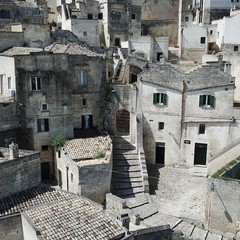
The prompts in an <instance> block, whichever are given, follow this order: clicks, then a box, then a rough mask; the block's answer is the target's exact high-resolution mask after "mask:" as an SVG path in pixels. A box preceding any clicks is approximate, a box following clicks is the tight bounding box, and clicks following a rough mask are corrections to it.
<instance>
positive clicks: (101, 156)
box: [93, 151, 106, 159]
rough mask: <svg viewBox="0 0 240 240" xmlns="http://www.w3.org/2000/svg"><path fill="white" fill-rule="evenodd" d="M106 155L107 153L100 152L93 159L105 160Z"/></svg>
mask: <svg viewBox="0 0 240 240" xmlns="http://www.w3.org/2000/svg"><path fill="white" fill-rule="evenodd" d="M105 155H106V154H105V152H102V151H99V152H96V153H95V154H94V155H93V158H94V159H98V158H104V157H105Z"/></svg>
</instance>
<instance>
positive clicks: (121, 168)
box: [113, 165, 141, 173]
mask: <svg viewBox="0 0 240 240" xmlns="http://www.w3.org/2000/svg"><path fill="white" fill-rule="evenodd" d="M113 170H116V171H118V172H123V173H131V172H141V169H140V166H139V165H137V166H115V165H114V166H113Z"/></svg>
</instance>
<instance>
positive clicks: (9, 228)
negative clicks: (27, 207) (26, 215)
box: [0, 214, 23, 240]
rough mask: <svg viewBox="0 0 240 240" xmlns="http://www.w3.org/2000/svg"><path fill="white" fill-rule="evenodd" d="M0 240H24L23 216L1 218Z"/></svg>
mask: <svg viewBox="0 0 240 240" xmlns="http://www.w3.org/2000/svg"><path fill="white" fill-rule="evenodd" d="M0 236H1V237H0V239H1V240H22V239H23V231H22V222H21V215H20V214H18V215H14V216H10V217H3V218H0Z"/></svg>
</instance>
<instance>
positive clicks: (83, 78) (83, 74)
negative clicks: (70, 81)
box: [77, 70, 88, 85]
mask: <svg viewBox="0 0 240 240" xmlns="http://www.w3.org/2000/svg"><path fill="white" fill-rule="evenodd" d="M87 81H88V72H87V70H80V71H77V82H78V85H86V84H87Z"/></svg>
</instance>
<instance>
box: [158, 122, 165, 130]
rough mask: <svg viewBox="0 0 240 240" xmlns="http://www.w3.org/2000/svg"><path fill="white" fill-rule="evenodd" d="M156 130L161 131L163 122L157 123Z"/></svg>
mask: <svg viewBox="0 0 240 240" xmlns="http://www.w3.org/2000/svg"><path fill="white" fill-rule="evenodd" d="M158 130H160V131H163V130H164V122H159V123H158Z"/></svg>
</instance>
